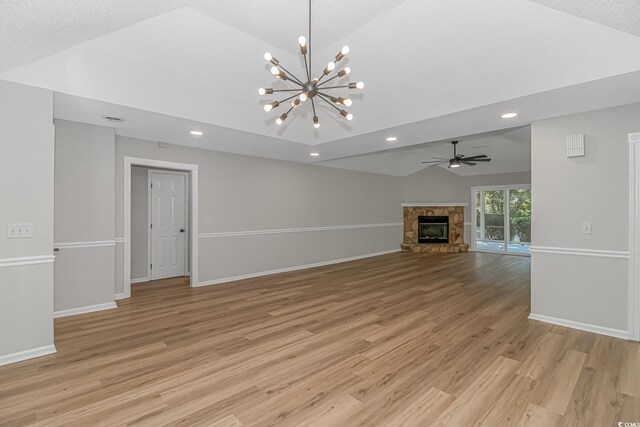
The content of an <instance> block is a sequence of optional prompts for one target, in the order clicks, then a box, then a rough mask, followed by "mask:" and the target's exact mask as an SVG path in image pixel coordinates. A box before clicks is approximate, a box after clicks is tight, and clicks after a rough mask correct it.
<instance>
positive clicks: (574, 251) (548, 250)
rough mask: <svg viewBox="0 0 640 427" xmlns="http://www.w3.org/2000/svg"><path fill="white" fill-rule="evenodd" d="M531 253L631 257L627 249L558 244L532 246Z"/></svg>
mask: <svg viewBox="0 0 640 427" xmlns="http://www.w3.org/2000/svg"><path fill="white" fill-rule="evenodd" d="M531 253H543V254H559V255H578V256H593V257H602V258H622V259H628V258H629V252H625V251H611V250H606V249H581V248H561V247H557V246H531Z"/></svg>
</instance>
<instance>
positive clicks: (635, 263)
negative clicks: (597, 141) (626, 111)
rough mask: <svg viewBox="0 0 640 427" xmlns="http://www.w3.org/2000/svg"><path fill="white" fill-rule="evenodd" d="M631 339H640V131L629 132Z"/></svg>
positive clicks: (629, 324)
mask: <svg viewBox="0 0 640 427" xmlns="http://www.w3.org/2000/svg"><path fill="white" fill-rule="evenodd" d="M628 329H629V339H630V340H633V341H640V132H638V133H630V134H629V320H628Z"/></svg>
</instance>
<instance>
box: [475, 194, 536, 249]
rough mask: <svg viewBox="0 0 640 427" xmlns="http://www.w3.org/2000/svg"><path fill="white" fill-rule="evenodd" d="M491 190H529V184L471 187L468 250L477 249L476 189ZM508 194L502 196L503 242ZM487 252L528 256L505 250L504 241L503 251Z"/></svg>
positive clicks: (506, 236)
mask: <svg viewBox="0 0 640 427" xmlns="http://www.w3.org/2000/svg"><path fill="white" fill-rule="evenodd" d="M492 190H502V191H506V190H531V184H509V185H479V186H475V187H471V203H470V205H469V206H470V207H471V212H469V216H470V217H471V218H470V219H471V236H470V237H471V245H470V250H472V251H476V252H477V251H478V246H477V243H478V242H477V240H478V238H477V235H478V228H477V225H476V209H477V206H476V192H478V191H492ZM507 196H508V195H507V194H506V193H505V197H504V208H503V211H504V217H505V225H504V235H505V242H508V236H509V232H510V230H509V220H508V219H509V198H508V197H507ZM487 253H493V254H500V255H515V256H530V255H528V254H518V253H513V252H508V251H507V246H506V243H505V248H504V251H502V252H487Z"/></svg>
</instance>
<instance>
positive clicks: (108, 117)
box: [102, 116, 125, 123]
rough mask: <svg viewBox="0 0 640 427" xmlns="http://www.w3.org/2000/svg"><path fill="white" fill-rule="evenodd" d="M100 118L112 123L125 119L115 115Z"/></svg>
mask: <svg viewBox="0 0 640 427" xmlns="http://www.w3.org/2000/svg"><path fill="white" fill-rule="evenodd" d="M102 118H103V119H105V120H106V121H108V122H112V123H122V122H124V121H125V120H124V119H123V118H122V117H116V116H102Z"/></svg>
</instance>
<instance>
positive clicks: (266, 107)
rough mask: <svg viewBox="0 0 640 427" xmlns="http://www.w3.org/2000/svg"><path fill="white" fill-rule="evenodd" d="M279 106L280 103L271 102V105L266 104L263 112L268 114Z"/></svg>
mask: <svg viewBox="0 0 640 427" xmlns="http://www.w3.org/2000/svg"><path fill="white" fill-rule="evenodd" d="M279 105H280V103H279V102H278V101H275V102H272V103H271V104H267V105H265V106H264V111H266V112H269V111H271V110H273V109H274V108H278V106H279Z"/></svg>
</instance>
